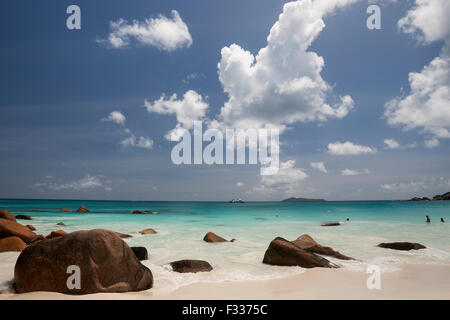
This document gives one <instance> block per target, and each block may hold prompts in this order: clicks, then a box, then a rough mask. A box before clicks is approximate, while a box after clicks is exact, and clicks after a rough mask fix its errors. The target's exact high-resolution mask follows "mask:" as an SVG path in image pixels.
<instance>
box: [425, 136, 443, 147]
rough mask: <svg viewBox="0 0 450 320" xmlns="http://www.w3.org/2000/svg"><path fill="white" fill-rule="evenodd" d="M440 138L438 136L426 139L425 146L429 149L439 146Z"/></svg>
mask: <svg viewBox="0 0 450 320" xmlns="http://www.w3.org/2000/svg"><path fill="white" fill-rule="evenodd" d="M439 144H440V143H439V140H438V139H436V138H433V139H430V140H425V147H427V148H428V149H433V148H435V147H437V146H439Z"/></svg>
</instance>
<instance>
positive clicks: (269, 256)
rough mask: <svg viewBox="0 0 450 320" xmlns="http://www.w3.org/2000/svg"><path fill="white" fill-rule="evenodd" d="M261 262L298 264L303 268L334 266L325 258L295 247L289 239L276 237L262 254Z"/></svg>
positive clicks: (285, 264) (284, 264)
mask: <svg viewBox="0 0 450 320" xmlns="http://www.w3.org/2000/svg"><path fill="white" fill-rule="evenodd" d="M263 263H265V264H272V265H278V266H299V267H303V268H315V267H322V268H335V267H336V266H335V265H333V264H332V263H330V261H328V260H327V259H325V258H323V257H320V256H318V255H316V254H314V253H311V252H308V251H306V250H303V249H301V248H299V247H297V246H296V245H295V244H293V243H292V242H290V241H287V240H286V239H283V238H281V237H277V238H275V239H274V240H272V242H271V243H270V245H269V247H268V248H267V250H266V253H265V254H264V260H263Z"/></svg>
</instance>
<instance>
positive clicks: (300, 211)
mask: <svg viewBox="0 0 450 320" xmlns="http://www.w3.org/2000/svg"><path fill="white" fill-rule="evenodd" d="M81 205H84V206H86V207H87V208H88V209H89V210H90V211H91V213H87V214H83V213H76V212H73V213H65V212H60V209H61V208H70V209H72V210H74V211H75V210H76V209H77V208H78V207H79V206H81ZM0 209H6V210H9V211H11V212H12V213H14V214H27V215H31V216H32V217H33V221H25V220H19V222H21V223H23V224H28V223H30V224H32V225H34V226H35V227H36V229H37V230H36V232H37V233H39V234H43V235H47V234H48V233H50V232H51V231H53V230H58V229H63V230H65V231H66V232H72V231H76V230H86V229H96V228H103V229H110V230H114V231H118V232H123V233H128V234H130V235H132V236H133V237H132V238H129V239H125V241H126V242H127V243H128V244H129V245H130V246H144V247H146V248H147V250H148V252H149V260H148V261H143V263H144V264H145V265H146V266H147V267H149V268H150V269H151V270H152V272H153V275H154V278H155V287H154V289H152V292H154V293H155V294H159V293H167V292H170V291H172V290H175V289H177V288H179V287H180V286H183V285H187V284H191V283H195V282H221V281H237V280H258V279H271V278H280V277H286V276H289V275H293V274H299V273H302V272H304V269H302V268H300V267H280V266H269V265H265V264H263V263H262V259H263V256H264V252H265V250H266V249H267V247H268V245H269V243H270V241H271V240H273V239H274V238H275V237H277V236H281V237H283V238H286V239H288V240H295V239H296V238H297V237H299V236H300V235H302V234H304V233H307V234H309V235H311V236H312V237H313V238H314V239H315V240H316V241H317V242H319V243H320V244H322V245H326V246H330V247H332V248H334V249H335V250H338V251H340V252H341V253H343V254H345V255H348V256H351V257H353V258H355V259H356V260H354V261H341V260H336V259H330V260H332V261H333V262H335V263H337V264H339V265H340V266H341V267H343V268H349V269H355V270H361V271H364V270H365V268H366V267H367V265H369V264H376V265H378V266H380V267H381V270H382V271H384V272H392V271H395V270H398V268H399V266H401V265H404V264H406V263H445V264H450V236H449V235H450V201H448V202H444V201H439V202H398V201H367V202H318V203H281V202H250V203H243V204H240V203H233V204H232V203H225V202H133V201H81V200H80V201H72V200H66V201H62V200H0ZM33 209H38V210H39V212H34V211H33ZM136 209H138V210H152V211H154V212H156V213H157V214H153V215H152V214H144V215H136V214H132V211H133V210H136ZM425 215H429V216H430V218H431V220H432V223H431V224H427V223H425ZM441 217H443V218H444V219H445V221H446V223H441V222H440V218H441ZM347 218H349V219H350V221H349V222H346V219H347ZM60 221H62V222H64V223H65V224H66V226H63V227H60V226H56V223H58V222H60ZM327 221H341V222H342V225H341V226H338V227H322V226H320V224H321V223H322V222H327ZM146 228H153V229H155V230H156V231H157V232H158V233H157V234H155V235H141V234H139V233H138V231H140V230H142V229H146ZM208 231H212V232H214V233H216V234H218V235H220V236H222V237H224V238H226V239H232V238H235V239H237V241H236V242H234V243H215V244H211V243H206V242H204V241H203V240H202V239H203V237H204V235H205V234H206V233H207V232H208ZM393 241H409V242H419V243H422V244H424V245H425V246H427V249H425V250H417V251H407V252H402V251H395V250H388V249H383V248H378V247H376V245H377V244H378V243H380V242H393ZM17 256H18V254H17V253H0V290H6V291H8V290H9V289H8V286H9V285H10V282H11V280H12V277H13V269H14V263H15V259H16V258H17ZM180 259H202V260H206V261H208V262H209V263H210V264H211V265H212V266H213V268H214V270H213V271H212V272H209V273H197V274H179V273H175V272H173V271H171V270H170V267H169V266H168V265H167V264H168V263H169V262H172V261H175V260H180Z"/></svg>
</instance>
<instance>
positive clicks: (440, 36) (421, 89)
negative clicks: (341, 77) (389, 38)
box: [384, 0, 450, 141]
mask: <svg viewBox="0 0 450 320" xmlns="http://www.w3.org/2000/svg"><path fill="white" fill-rule="evenodd" d="M449 15H450V1H448V0H416V1H415V5H414V7H413V8H412V9H411V10H409V11H408V12H407V15H406V16H405V17H404V18H402V19H400V20H399V22H398V26H399V28H400V30H402V31H403V32H405V33H407V34H411V35H414V36H416V38H417V39H418V40H419V41H420V42H422V43H424V44H428V43H432V42H435V41H442V42H443V43H444V46H443V48H442V51H441V53H440V55H439V56H438V57H436V58H434V59H433V60H432V61H431V62H430V63H429V64H428V65H426V66H424V67H423V69H422V71H420V72H411V73H410V74H409V85H410V92H409V94H408V95H406V96H400V97H397V98H394V99H392V100H391V101H389V102H387V103H386V111H385V113H384V116H385V117H386V119H387V122H388V123H389V124H390V125H398V126H402V127H403V128H405V129H406V130H410V129H414V128H421V129H422V132H424V133H426V134H428V135H431V136H432V137H433V138H432V139H431V140H434V139H438V138H450V131H449V130H450V22H449V19H448V17H449ZM431 140H430V141H431Z"/></svg>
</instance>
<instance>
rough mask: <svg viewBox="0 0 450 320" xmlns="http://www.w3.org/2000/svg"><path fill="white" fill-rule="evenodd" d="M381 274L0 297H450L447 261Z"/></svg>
mask: <svg viewBox="0 0 450 320" xmlns="http://www.w3.org/2000/svg"><path fill="white" fill-rule="evenodd" d="M398 267H399V269H400V270H398V271H393V272H387V273H385V274H383V273H382V274H381V289H379V290H377V289H373V290H369V289H368V288H367V285H366V281H367V278H368V276H369V275H368V274H366V273H365V272H362V271H353V270H346V269H324V268H314V269H308V270H306V272H305V273H303V274H301V275H296V276H292V277H286V278H283V279H274V280H255V281H236V282H223V283H196V284H192V285H187V286H183V287H181V288H179V289H177V290H175V291H173V292H171V293H168V294H162V295H155V294H154V292H153V291H152V290H148V291H142V292H130V293H104V294H91V295H82V296H71V295H64V294H60V293H51V292H33V293H26V294H2V295H0V299H33V300H34V299H36V300H38V299H55V300H60V299H64V300H69V299H74V300H79V299H82V300H83V299H87V300H96V299H108V300H109V299H125V300H134V299H139V300H145V299H168V300H169V299H180V300H182V299H194V300H215V299H217V300H228V299H237V300H247V299H256V300H258V299H261V300H262V299H271V300H297V299H301V300H320V299H332V300H345V299H363V300H366V299H376V300H378V299H388V300H399V299H438V300H441V299H443V300H448V299H450V265H443V264H420V265H418V264H417V265H415V264H410V265H400V266H398Z"/></svg>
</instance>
